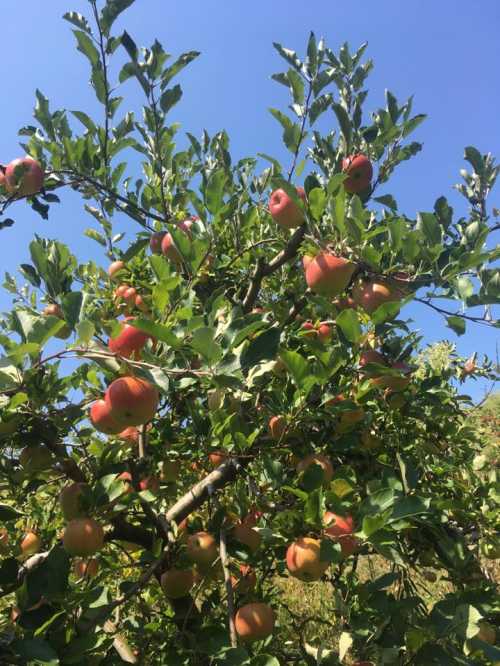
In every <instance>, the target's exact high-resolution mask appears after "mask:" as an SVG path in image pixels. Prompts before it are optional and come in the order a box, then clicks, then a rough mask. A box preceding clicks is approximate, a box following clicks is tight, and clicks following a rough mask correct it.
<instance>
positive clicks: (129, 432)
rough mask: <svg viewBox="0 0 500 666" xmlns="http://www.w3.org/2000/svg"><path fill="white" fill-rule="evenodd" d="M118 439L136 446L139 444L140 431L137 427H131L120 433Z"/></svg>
mask: <svg viewBox="0 0 500 666" xmlns="http://www.w3.org/2000/svg"><path fill="white" fill-rule="evenodd" d="M118 439H121V440H123V441H124V442H127V444H131V445H132V446H135V445H136V444H138V442H139V430H138V429H137V428H136V427H135V426H129V427H128V428H125V430H122V431H121V432H119V433H118Z"/></svg>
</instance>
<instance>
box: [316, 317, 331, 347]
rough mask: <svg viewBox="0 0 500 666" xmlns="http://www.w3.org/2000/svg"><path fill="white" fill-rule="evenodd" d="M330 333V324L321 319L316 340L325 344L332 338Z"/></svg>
mask: <svg viewBox="0 0 500 666" xmlns="http://www.w3.org/2000/svg"><path fill="white" fill-rule="evenodd" d="M332 335H333V331H332V327H331V326H330V324H327V323H326V322H324V321H322V322H321V323H320V325H319V326H318V340H319V341H320V342H322V343H323V344H326V343H327V342H330V340H331V339H332Z"/></svg>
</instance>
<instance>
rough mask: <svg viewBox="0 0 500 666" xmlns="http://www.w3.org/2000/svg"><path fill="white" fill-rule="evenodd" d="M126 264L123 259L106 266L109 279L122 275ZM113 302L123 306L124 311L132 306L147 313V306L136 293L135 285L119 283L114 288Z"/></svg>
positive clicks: (142, 298)
mask: <svg viewBox="0 0 500 666" xmlns="http://www.w3.org/2000/svg"><path fill="white" fill-rule="evenodd" d="M126 270H127V266H126V264H125V262H124V261H121V260H117V261H113V262H112V263H111V264H110V265H109V266H108V275H109V277H110V279H111V280H116V279H118V278H120V277H122V276H123V274H124V273H125V271H126ZM114 295H115V303H116V305H117V306H119V307H123V306H124V307H125V310H126V311H129V312H130V311H131V310H132V309H133V308H134V307H136V308H137V309H138V310H140V311H141V312H144V313H149V306H148V304H147V303H146V301H145V300H144V297H143V296H142V295H141V294H139V293H138V291H137V289H136V288H135V287H131V286H130V285H129V284H120V285H119V286H118V287H117V288H116V289H115V294H114Z"/></svg>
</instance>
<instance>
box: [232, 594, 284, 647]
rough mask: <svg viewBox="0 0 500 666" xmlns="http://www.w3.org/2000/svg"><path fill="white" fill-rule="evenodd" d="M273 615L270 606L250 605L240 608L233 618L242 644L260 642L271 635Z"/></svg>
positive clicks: (262, 604)
mask: <svg viewBox="0 0 500 666" xmlns="http://www.w3.org/2000/svg"><path fill="white" fill-rule="evenodd" d="M274 623H275V615H274V611H273V609H272V608H271V606H268V605H267V604H264V603H259V602H257V603H251V604H246V606H242V607H241V608H240V609H239V610H238V612H237V613H236V615H235V617H234V626H235V628H236V633H237V634H238V636H239V637H240V639H241V640H242V641H244V642H248V643H250V642H252V641H260V640H263V639H264V638H267V637H268V636H270V635H271V634H272V633H273V629H274Z"/></svg>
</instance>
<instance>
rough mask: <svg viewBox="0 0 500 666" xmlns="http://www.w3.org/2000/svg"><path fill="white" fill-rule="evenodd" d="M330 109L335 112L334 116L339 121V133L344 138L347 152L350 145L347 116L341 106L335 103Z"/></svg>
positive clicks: (349, 125)
mask: <svg viewBox="0 0 500 666" xmlns="http://www.w3.org/2000/svg"><path fill="white" fill-rule="evenodd" d="M332 108H333V110H334V111H335V115H336V116H337V120H338V121H339V127H340V131H341V132H342V136H343V137H344V141H345V149H346V151H347V150H349V148H350V145H351V131H352V130H351V121H350V120H349V116H348V115H347V111H346V110H345V109H344V107H343V106H341V105H340V104H337V103H335V102H334V103H333V104H332Z"/></svg>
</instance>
